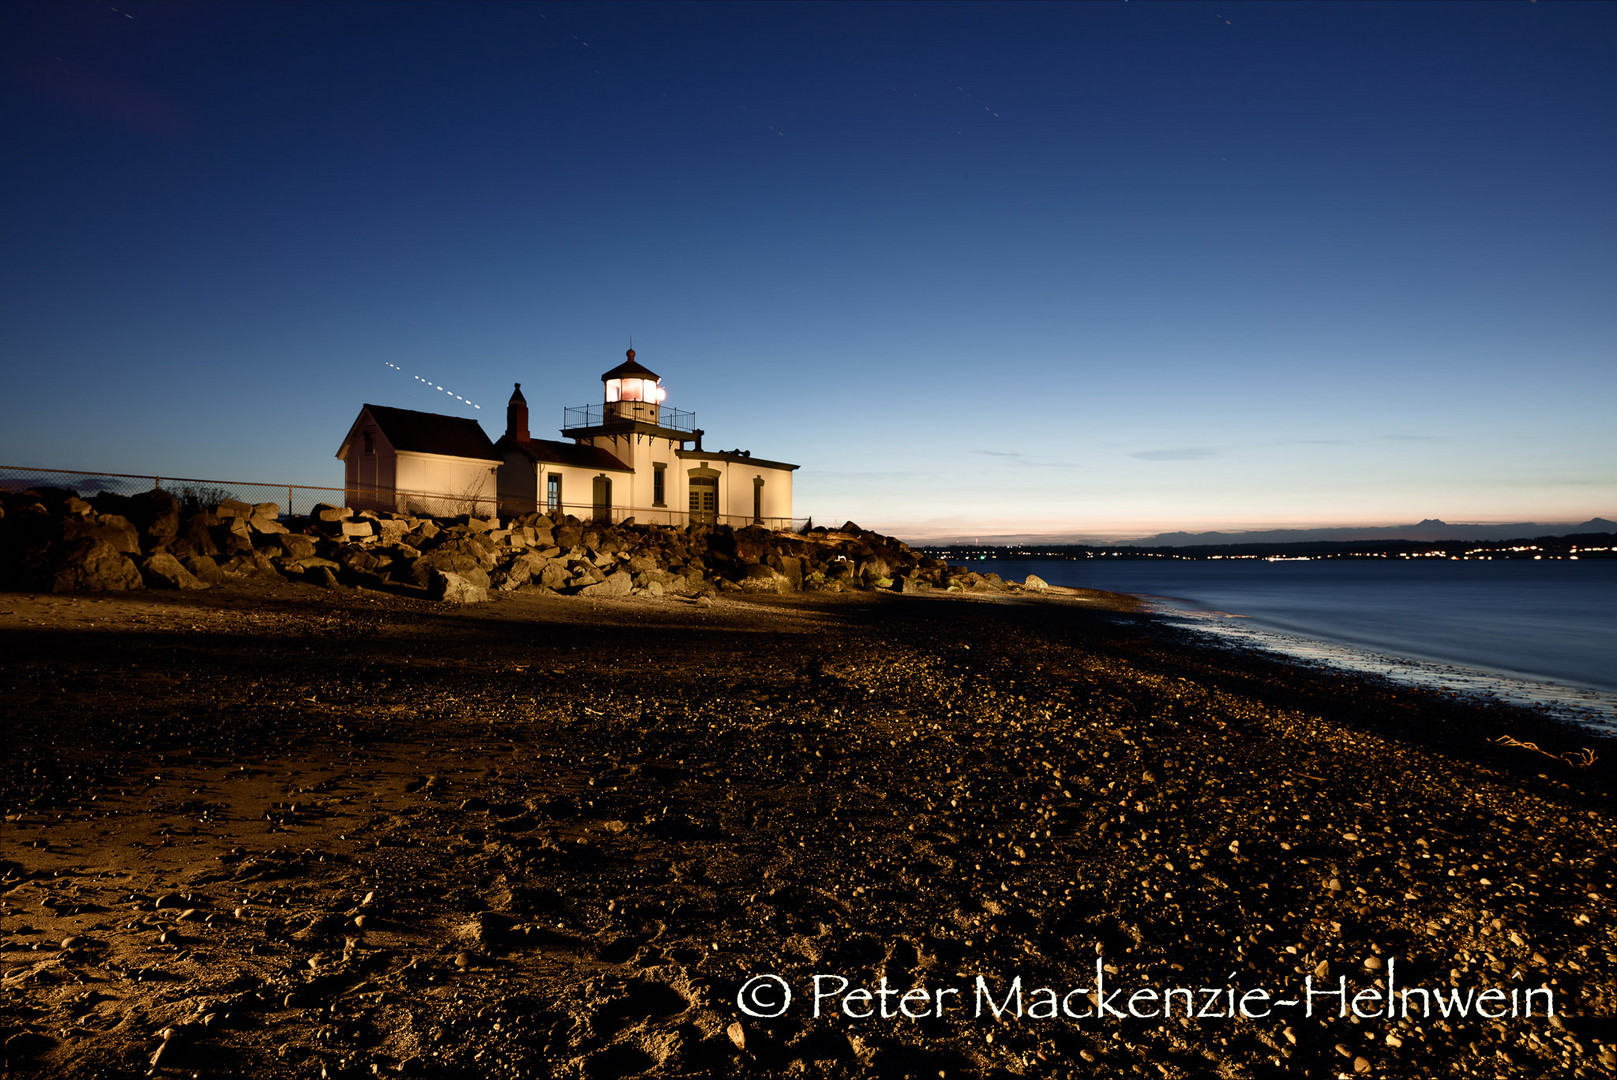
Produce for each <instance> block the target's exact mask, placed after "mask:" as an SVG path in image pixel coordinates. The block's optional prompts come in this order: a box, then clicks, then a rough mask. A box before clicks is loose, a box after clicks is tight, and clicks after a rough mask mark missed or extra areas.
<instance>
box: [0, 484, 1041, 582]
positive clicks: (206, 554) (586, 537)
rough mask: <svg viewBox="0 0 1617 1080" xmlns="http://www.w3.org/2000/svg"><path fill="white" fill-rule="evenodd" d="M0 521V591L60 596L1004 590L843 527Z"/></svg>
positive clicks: (21, 510)
mask: <svg viewBox="0 0 1617 1080" xmlns="http://www.w3.org/2000/svg"><path fill="white" fill-rule="evenodd" d="M0 511H3V517H0V587H4V588H11V589H27V590H38V591H49V592H59V593H88V592H117V591H124V590H129V589H139V588H142V587H145V588H157V589H205V588H208V587H210V586H212V585H217V584H221V583H223V582H227V581H243V580H259V581H264V580H269V581H279V580H284V581H294V582H308V583H311V584H315V585H323V586H328V587H339V586H345V585H346V586H356V587H363V588H372V589H380V590H383V591H387V592H394V593H399V594H401V595H413V596H419V597H423V598H431V599H434V600H444V601H448V602H455V603H468V602H475V601H481V600H487V599H488V598H489V593H490V591H491V590H493V591H496V592H519V591H530V590H541V591H545V592H553V593H562V594H567V595H578V596H592V597H612V596H628V595H637V596H663V595H669V594H672V595H675V596H682V597H693V598H700V597H703V596H707V597H711V596H714V595H716V594H717V593H720V592H736V591H745V592H770V593H778V592H796V591H799V590H805V591H828V592H839V591H844V590H848V589H889V590H894V591H897V592H915V591H920V590H926V589H953V590H974V591H990V592H992V591H1004V590H1006V589H1008V588H1014V586H1007V584H1006V583H1005V582H1003V581H1001V580H1000V578H999V577H998V576H997V575H995V574H977V573H973V572H969V571H964V570H961V569H960V568H958V567H953V568H952V567H950V566H948V565H947V564H946V563H944V562H943V561H941V560H939V559H936V558H933V557H931V556H925V555H921V554H920V553H918V552H915V551H912V550H911V549H910V547H909V546H908V545H907V544H905V543H904V542H903V541H901V540H897V539H895V538H893V537H890V536H882V535H880V534H877V533H873V532H869V531H866V530H863V529H860V528H859V527H858V526H857V525H855V524H853V523H852V522H849V523H847V524H845V525H843V526H842V528H841V529H837V530H828V529H824V528H818V529H811V530H807V531H805V532H803V533H780V532H774V531H771V530H768V529H764V528H762V527H759V526H748V527H745V528H741V529H735V528H732V527H730V526H728V525H713V526H690V527H684V528H677V527H671V526H661V525H641V524H635V523H634V522H633V520H632V519H631V520H629V521H626V522H622V523H618V524H604V523H597V522H587V521H580V520H579V519H578V518H576V517H573V516H571V515H562V514H525V515H521V516H518V517H514V518H508V519H503V520H501V519H494V518H479V517H470V516H460V517H453V518H433V517H417V516H413V515H407V514H395V513H389V512H380V513H378V512H375V511H371V510H364V511H359V512H355V511H353V510H352V509H349V508H347V507H336V506H320V507H316V508H315V511H314V513H312V514H311V515H309V516H307V517H288V518H283V517H281V516H280V508H279V507H278V506H277V505H276V504H274V503H257V504H249V503H245V502H238V501H236V500H233V499H227V500H225V501H223V502H221V503H220V504H219V505H217V506H215V507H213V508H211V509H198V510H192V511H190V512H183V511H182V508H181V505H180V503H179V501H178V500H177V499H176V498H175V497H174V496H173V495H171V494H169V493H167V492H165V491H161V490H154V491H149V492H145V493H143V494H140V495H135V496H121V495H110V494H101V495H96V496H93V497H91V498H90V499H88V500H85V499H81V498H79V497H78V496H77V495H75V494H73V493H72V492H69V491H64V490H60V489H56V488H35V489H31V490H28V491H24V492H20V493H15V494H6V495H3V496H0ZM1039 584H1040V585H1042V582H1041V583H1039ZM1029 587H1037V586H1034V585H1032V584H1031V583H1030V586H1029Z"/></svg>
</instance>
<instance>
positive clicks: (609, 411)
mask: <svg viewBox="0 0 1617 1080" xmlns="http://www.w3.org/2000/svg"><path fill="white" fill-rule="evenodd" d="M626 355H627V357H628V359H626V360H624V361H623V363H621V364H619V365H618V366H617V367H615V368H613V369H612V370H611V371H608V372H607V373H606V374H604V375H602V376H601V382H602V383H603V384H605V387H606V405H605V407H604V409H603V415H604V418H605V420H606V421H607V422H608V423H610V422H611V421H613V420H639V421H641V422H642V423H647V424H658V423H659V421H660V419H661V415H662V403H663V399H664V398H666V397H667V396H668V391H667V390H665V389H663V387H662V386H661V385H659V382H660V380H659V379H658V377H657V373H656V372H655V371H652V370H651V369H650V368H648V367H646V366H645V365H644V364H641V363H639V362H638V361H637V360H635V358H634V350H633V349H630V350H629V351H628V353H627V354H626Z"/></svg>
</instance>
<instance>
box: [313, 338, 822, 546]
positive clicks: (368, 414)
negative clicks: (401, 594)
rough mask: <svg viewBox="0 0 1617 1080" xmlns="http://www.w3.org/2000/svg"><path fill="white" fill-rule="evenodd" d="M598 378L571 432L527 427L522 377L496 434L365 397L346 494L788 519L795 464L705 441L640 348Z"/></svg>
mask: <svg viewBox="0 0 1617 1080" xmlns="http://www.w3.org/2000/svg"><path fill="white" fill-rule="evenodd" d="M601 382H602V384H603V385H604V390H605V393H604V394H603V400H602V401H601V403H600V404H598V405H580V406H577V407H572V408H567V409H564V410H563V414H562V415H563V425H564V426H563V427H562V430H561V433H562V435H563V436H565V437H566V438H568V439H571V440H572V441H571V442H559V441H556V440H553V439H535V438H533V437H532V436H531V435H530V434H529V431H528V402H527V399H526V398H524V397H523V396H522V384H521V383H518V384H517V386H516V389H515V391H513V393H512V394H511V400H510V402H509V404H507V406H506V411H505V417H506V419H505V434H504V435H501V436H500V438H499V440H498V441H497V442H493V443H490V442H489V439H488V436H487V435H485V434H484V433H483V429H482V428H481V427H480V426H479V425H478V423H477V421H476V420H472V419H469V418H463V417H455V416H441V415H438V414H437V413H423V412H415V411H414V410H411V409H393V408H387V407H385V406H379V405H366V406H365V407H364V408H363V409H361V410H360V414H359V418H358V419H357V420H355V421H354V425H353V427H352V428H351V429H350V430H349V432H348V437H347V438H346V439H344V440H343V444H342V447H341V448H340V449H339V450H338V451H337V456H338V457H339V458H341V459H342V461H343V465H344V468H345V471H346V477H345V481H344V483H345V486H346V487H347V490H348V505H349V506H352V507H354V508H355V509H373V510H383V509H386V510H399V511H404V512H411V513H423V514H430V513H436V514H467V513H471V514H478V515H482V516H488V515H490V514H493V513H495V512H496V507H497V508H498V512H499V513H501V514H505V515H515V514H526V513H532V512H533V511H535V510H539V511H561V512H562V513H567V514H572V515H574V516H576V517H581V518H591V519H595V520H604V521H623V520H625V519H626V518H634V519H635V520H636V521H639V522H643V523H651V524H659V525H686V524H693V523H694V524H718V523H724V524H728V525H735V526H742V525H763V526H765V527H768V528H773V529H789V528H791V527H792V473H793V472H794V471H795V470H796V469H797V466H796V465H788V464H786V463H784V462H780V461H765V460H764V459H762V458H755V457H753V456H752V454H751V453H750V452H748V451H742V450H728V451H722V450H704V449H703V448H702V437H703V435H704V432H703V431H702V429H701V428H699V427H697V426H696V414H695V413H690V412H682V411H680V410H678V409H671V408H669V407H667V406H665V405H664V404H663V401H664V399H665V398H666V397H667V391H666V390H665V389H664V387H663V386H662V382H661V380H660V379H659V378H658V377H657V375H656V373H654V372H652V371H650V370H648V369H647V368H645V367H644V366H643V365H641V364H640V363H639V362H637V361H636V360H635V358H634V350H633V349H630V350H629V352H628V358H627V359H626V360H625V361H624V362H623V363H621V364H619V365H618V366H617V367H615V368H613V369H612V370H611V371H608V372H607V373H606V374H604V375H602V376H601Z"/></svg>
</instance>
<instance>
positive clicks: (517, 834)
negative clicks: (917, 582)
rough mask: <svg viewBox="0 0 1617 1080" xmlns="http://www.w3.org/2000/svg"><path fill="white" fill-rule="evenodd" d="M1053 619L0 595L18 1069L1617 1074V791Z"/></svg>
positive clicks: (1446, 703)
mask: <svg viewBox="0 0 1617 1080" xmlns="http://www.w3.org/2000/svg"><path fill="white" fill-rule="evenodd" d="M1058 593H1060V594H1059V595H1053V596H1043V597H1034V596H1021V597H993V598H988V599H976V598H970V597H950V596H937V597H928V596H914V597H912V596H890V595H875V596H873V595H868V594H867V595H860V594H844V595H829V596H809V595H794V596H782V597H773V596H771V597H757V598H747V599H741V598H735V599H730V598H724V599H720V600H719V601H718V602H717V603H713V604H711V605H710V606H699V605H697V604H695V603H693V602H689V601H683V600H674V599H663V600H651V599H639V598H629V599H623V600H613V601H590V600H583V599H577V598H562V597H550V596H533V597H527V596H515V597H510V598H502V599H501V600H499V601H497V602H495V603H491V604H485V605H476V606H471V607H466V608H458V609H450V608H445V607H439V606H436V605H431V604H428V603H425V602H419V601H414V600H407V599H401V598H398V597H394V596H387V595H382V594H376V593H370V592H366V591H346V590H344V591H338V592H327V591H323V590H319V589H316V588H314V587H311V586H301V585H297V586H278V587H264V586H252V587H248V586H230V587H226V588H221V589H216V590H212V591H209V592H206V593H200V594H186V595H178V594H155V593H148V594H144V595H132V596H118V597H111V596H108V597H101V598H96V597H82V596H39V595H29V594H4V595H0V648H3V653H0V710H3V722H4V732H5V737H6V742H7V746H8V750H7V761H8V764H9V765H10V768H8V769H7V770H6V771H5V773H4V774H3V776H0V804H3V807H4V810H5V824H4V835H3V851H0V859H3V860H4V861H3V863H0V878H3V881H0V889H3V890H4V895H3V902H4V905H5V906H4V908H3V910H0V916H3V919H4V930H5V937H4V949H5V951H4V954H3V960H4V1001H5V1003H6V1004H5V1025H6V1026H5V1030H4V1035H3V1041H4V1048H5V1049H4V1053H5V1065H6V1067H7V1068H9V1069H12V1070H14V1071H17V1072H18V1073H19V1074H27V1073H28V1072H29V1071H32V1072H33V1073H34V1074H36V1075H42V1076H45V1075H48V1076H85V1077H89V1076H107V1077H112V1076H145V1075H147V1074H148V1073H152V1074H154V1075H158V1076H168V1075H172V1076H190V1075H192V1074H196V1075H202V1076H254V1077H283V1076H284V1077H305V1076H307V1077H319V1076H322V1075H324V1076H356V1077H357V1076H377V1075H381V1076H393V1075H407V1076H446V1077H447V1076H488V1077H519V1076H537V1077H544V1076H558V1077H576V1076H581V1075H582V1076H590V1077H607V1076H630V1075H650V1076H664V1077H674V1076H850V1077H852V1076H915V1077H936V1076H939V1075H943V1076H948V1077H954V1076H971V1077H1000V1076H1039V1077H1045V1076H1066V1075H1073V1076H1122V1075H1143V1076H1151V1077H1198V1076H1214V1075H1218V1076H1228V1077H1240V1076H1255V1077H1259V1076H1298V1077H1320V1076H1335V1075H1337V1074H1339V1073H1340V1074H1346V1075H1350V1076H1352V1075H1360V1074H1363V1075H1373V1076H1389V1077H1428V1076H1437V1075H1442V1076H1453V1075H1476V1076H1488V1077H1493V1076H1511V1075H1522V1076H1528V1075H1532V1076H1537V1075H1546V1074H1550V1075H1570V1076H1608V1075H1614V1074H1617V1052H1614V1047H1617V1021H1614V1019H1613V1017H1614V1015H1617V922H1614V918H1613V916H1614V914H1617V903H1614V899H1617V887H1614V885H1613V882H1612V880H1611V874H1612V870H1611V868H1612V866H1613V864H1614V860H1613V847H1614V846H1617V841H1614V838H1613V829H1612V792H1611V789H1610V781H1609V779H1608V777H1609V766H1610V763H1611V761H1612V760H1613V753H1612V751H1613V748H1612V747H1611V746H1609V745H1602V744H1600V743H1597V742H1594V741H1592V738H1593V737H1592V736H1590V735H1589V734H1588V733H1586V732H1581V731H1578V730H1576V729H1571V728H1563V727H1558V726H1556V725H1553V724H1549V723H1547V722H1546V721H1544V720H1543V719H1542V718H1540V717H1538V716H1536V715H1535V714H1533V713H1530V712H1527V711H1524V710H1517V709H1510V708H1502V707H1489V706H1481V705H1477V704H1475V703H1473V702H1471V701H1468V700H1466V699H1463V698H1460V697H1457V696H1455V695H1450V694H1442V693H1438V692H1434V691H1424V690H1419V689H1412V688H1399V687H1396V686H1392V685H1388V684H1379V683H1376V682H1374V681H1372V680H1354V679H1348V678H1343V677H1340V676H1336V675H1331V674H1328V673H1324V672H1320V671H1316V670H1309V669H1307V668H1303V667H1298V666H1292V665H1287V664H1284V663H1282V662H1279V661H1277V660H1275V659H1272V658H1267V657H1263V656H1260V655H1256V654H1249V653H1239V652H1233V651H1229V650H1225V649H1216V648H1209V647H1206V646H1203V645H1198V644H1196V643H1195V642H1194V641H1193V640H1192V639H1190V638H1188V637H1186V636H1184V635H1182V634H1180V633H1179V632H1177V631H1175V630H1173V629H1172V628H1171V627H1169V626H1167V625H1165V624H1163V623H1161V622H1159V621H1156V620H1153V619H1151V618H1150V617H1147V616H1144V615H1141V614H1138V613H1133V612H1131V611H1130V610H1129V607H1130V605H1129V604H1128V603H1126V602H1123V601H1115V600H1108V599H1107V598H1106V597H1105V596H1104V594H1082V593H1078V592H1065V591H1058ZM1523 743H1530V744H1532V745H1533V746H1534V747H1535V748H1536V749H1529V748H1526V747H1524V746H1523V745H1521V744H1523ZM1589 754H1593V755H1595V756H1596V757H1597V759H1598V760H1596V761H1595V762H1594V764H1592V765H1586V764H1585V763H1586V762H1587V761H1588V755H1589ZM1097 965H1098V968H1099V970H1097ZM816 975H819V976H823V978H822V979H821V981H820V983H819V989H820V990H821V991H822V994H821V997H820V999H819V1002H818V1004H819V1009H820V1012H821V1015H819V1016H817V1017H816V1016H815V1015H814V1009H815V1005H816V999H815V986H816V984H815V981H814V979H815V976H816ZM760 977H766V978H764V981H757V980H759V978H760ZM1097 977H1098V978H1099V979H1100V981H1101V983H1102V984H1103V985H1101V986H1100V987H1099V990H1100V992H1099V993H1095V992H1094V991H1096V990H1097ZM1018 978H1020V980H1021V983H1020V986H1021V991H1022V992H1021V1002H1020V1005H1021V1008H1020V1013H1021V1015H1019V1016H1018V1015H1016V1012H1017V1010H1016V1008H1015V1004H1016V1002H1015V996H1014V994H1013V993H1012V991H1013V988H1014V986H1015V985H1016V984H1015V981H1014V980H1016V979H1018ZM1389 978H1390V980H1391V981H1392V983H1393V985H1394V988H1395V995H1394V997H1393V998H1392V1004H1393V1006H1394V1010H1393V1011H1394V1012H1395V1015H1394V1016H1392V1017H1388V1016H1386V1015H1385V1013H1386V1011H1387V1007H1388V1004H1389V1003H1388V1001H1387V1000H1386V995H1385V994H1384V993H1383V994H1381V996H1380V997H1379V998H1376V997H1375V996H1374V995H1375V993H1376V992H1377V989H1378V986H1379V988H1380V989H1381V990H1382V991H1384V990H1385V989H1386V986H1387V983H1388V981H1389ZM774 979H778V980H779V981H772V980H774ZM883 980H885V984H884V983H883ZM979 980H980V981H979ZM1344 980H1345V981H1344ZM844 981H845V982H844ZM782 986H784V987H786V988H789V989H790V990H791V992H792V995H793V996H792V1000H791V1002H790V1004H788V1005H785V1007H784V1009H783V1010H781V1014H780V1015H779V1016H773V1017H771V1016H763V1015H751V1014H757V1013H770V1012H774V1011H777V1009H781V1003H782V1002H783V1001H784V997H783V995H782V992H781V990H782ZM884 987H885V988H886V989H887V990H889V991H890V992H889V993H888V994H887V995H886V996H885V997H884V996H883V995H882V994H881V991H882V990H883V988H884ZM1339 987H1340V988H1345V992H1339ZM1408 987H1418V988H1426V989H1427V990H1438V991H1441V992H1442V993H1443V994H1445V995H1446V994H1448V993H1449V991H1450V990H1451V989H1453V990H1458V991H1460V992H1461V993H1462V994H1463V993H1465V992H1466V991H1470V992H1472V995H1473V996H1472V998H1471V1002H1472V1006H1473V1007H1472V1008H1470V1009H1468V1012H1469V1015H1467V1016H1465V1017H1464V1018H1461V1017H1459V1016H1458V1015H1450V1016H1449V1017H1448V1018H1446V1019H1444V1018H1442V1017H1438V1016H1422V1015H1420V1010H1419V1008H1418V1003H1419V1002H1420V1001H1421V999H1420V997H1419V996H1418V995H1417V996H1416V998H1415V1000H1416V1002H1417V1007H1416V1008H1413V1009H1409V1010H1408V1011H1407V1014H1400V1013H1398V1012H1397V1005H1398V998H1397V997H1396V990H1397V989H1399V988H1408ZM861 988H864V989H867V990H868V991H869V992H870V993H869V996H868V997H861V996H860V995H859V993H858V991H859V990H860V989H861ZM1044 988H1047V989H1048V991H1049V992H1048V993H1042V992H1041V989H1044ZM839 989H840V991H841V992H840V993H832V992H831V991H836V990H839ZM1175 989H1178V990H1188V991H1191V992H1192V995H1191V996H1192V997H1193V1001H1194V1005H1193V1010H1192V1015H1189V1016H1186V1015H1183V1013H1184V1012H1185V1009H1184V1002H1185V1000H1186V996H1185V995H1183V994H1181V995H1179V996H1173V995H1171V994H1170V993H1169V992H1170V991H1174V990H1175ZM1308 989H1312V990H1313V991H1314V992H1315V993H1314V996H1313V997H1312V998H1309V999H1308V1000H1309V1001H1310V1002H1311V1003H1312V1005H1313V1015H1311V1016H1309V1015H1305V1012H1304V1007H1303V1005H1302V1004H1298V1005H1294V1006H1293V1005H1282V1004H1279V1002H1281V1001H1286V1000H1292V999H1300V998H1302V997H1304V996H1305V995H1306V991H1307V990H1308ZM1495 989H1497V990H1498V991H1499V993H1500V994H1501V995H1502V997H1493V998H1487V999H1484V1002H1485V1004H1484V1005H1483V1009H1484V1010H1486V1011H1491V1012H1495V1013H1497V1012H1499V1011H1500V1009H1501V1008H1503V1011H1504V1012H1505V1013H1506V1014H1507V1015H1504V1016H1496V1017H1493V1018H1489V1017H1484V1016H1479V1015H1477V1013H1476V1010H1475V1008H1474V1007H1475V1005H1476V1001H1477V999H1476V997H1475V995H1476V994H1478V993H1482V992H1486V991H1489V990H1495ZM1204 990H1208V991H1213V992H1214V993H1213V994H1212V995H1211V996H1212V999H1213V1000H1211V1002H1210V1001H1209V995H1208V994H1205V993H1202V991H1204ZM1531 990H1536V991H1537V993H1536V995H1535V994H1532V993H1528V991H1531ZM905 991H911V992H912V995H911V996H910V997H908V998H903V997H901V996H900V994H901V992H905ZM1119 991H1121V992H1119ZM1361 992H1364V993H1368V994H1371V997H1366V998H1364V999H1362V1001H1361V1008H1360V1010H1359V1011H1360V1013H1366V1012H1368V1013H1370V1014H1371V1015H1353V1010H1352V1009H1351V1008H1346V1009H1345V1011H1347V1012H1348V1013H1349V1015H1347V1016H1341V1015H1339V1013H1340V1012H1341V1011H1344V1008H1343V1007H1345V1006H1348V1005H1351V1003H1352V1001H1353V998H1354V995H1357V994H1359V993H1361ZM985 999H986V1000H985ZM1165 999H1166V1001H1167V1004H1164V1001H1165ZM1403 1000H1404V1002H1405V1003H1406V1004H1407V1002H1408V1001H1409V998H1408V997H1406V998H1404V999H1403ZM1501 1001H1502V1002H1503V1005H1502V1006H1501V1005H1500V1002H1501ZM1237 1002H1240V1003H1242V1004H1241V1007H1240V1008H1237V1007H1236V1004H1237ZM1524 1002H1525V1005H1526V1007H1527V1008H1528V1009H1530V1010H1532V1011H1533V1015H1523V1004H1524ZM1546 1003H1548V1004H1551V1005H1553V1008H1554V1012H1555V1015H1554V1016H1553V1017H1549V1016H1546V1015H1544V1013H1545V1011H1546V1010H1545V1005H1546ZM1512 1008H1514V1009H1515V1010H1516V1015H1514V1016H1512V1015H1509V1013H1510V1012H1511V1010H1512ZM1063 1010H1065V1012H1063ZM1165 1010H1166V1011H1167V1012H1168V1013H1169V1015H1167V1016H1164V1015H1162V1013H1163V1012H1164V1011H1165ZM1052 1011H1053V1012H1054V1015H1050V1013H1051V1012H1052ZM1119 1012H1121V1014H1122V1015H1120V1016H1119V1015H1115V1014H1116V1013H1119ZM1263 1012H1267V1014H1268V1015H1259V1014H1260V1013H1263ZM884 1013H885V1015H884ZM996 1013H998V1015H996ZM1232 1013H1233V1014H1234V1015H1231V1014H1232ZM923 1014H924V1015H923ZM940 1014H941V1015H940Z"/></svg>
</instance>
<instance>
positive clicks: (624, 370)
mask: <svg viewBox="0 0 1617 1080" xmlns="http://www.w3.org/2000/svg"><path fill="white" fill-rule="evenodd" d="M624 355H626V356H627V357H628V359H627V360H625V361H623V363H621V364H619V365H618V366H617V367H615V368H613V369H612V370H611V371H609V372H607V373H606V374H605V375H602V376H601V381H602V382H605V381H606V380H608V379H650V380H651V381H652V382H656V381H657V379H658V378H659V377H660V376H658V374H657V373H656V372H655V371H652V370H651V369H650V368H648V367H646V365H644V364H642V363H640V361H638V360H636V359H635V358H634V350H633V349H630V350H629V351H628V352H627V353H625V354H624Z"/></svg>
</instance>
